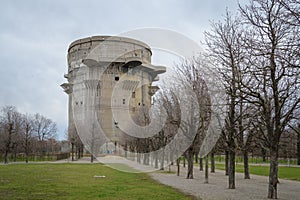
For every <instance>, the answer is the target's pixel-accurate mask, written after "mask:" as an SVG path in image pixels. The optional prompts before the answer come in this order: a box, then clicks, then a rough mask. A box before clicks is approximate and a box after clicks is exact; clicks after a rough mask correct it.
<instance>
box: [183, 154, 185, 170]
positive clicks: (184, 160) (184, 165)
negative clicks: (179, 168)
mask: <svg viewBox="0 0 300 200" xmlns="http://www.w3.org/2000/svg"><path fill="white" fill-rule="evenodd" d="M183 167H184V168H185V156H183Z"/></svg>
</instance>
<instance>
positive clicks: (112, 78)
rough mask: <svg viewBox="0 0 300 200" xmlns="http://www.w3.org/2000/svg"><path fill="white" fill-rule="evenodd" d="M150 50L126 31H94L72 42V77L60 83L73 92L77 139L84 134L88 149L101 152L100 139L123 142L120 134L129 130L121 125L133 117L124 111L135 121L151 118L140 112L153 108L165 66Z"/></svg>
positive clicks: (72, 126)
mask: <svg viewBox="0 0 300 200" xmlns="http://www.w3.org/2000/svg"><path fill="white" fill-rule="evenodd" d="M151 56H152V52H151V49H150V47H149V46H148V45H147V44H145V43H143V42H141V41H138V40H134V39H130V38H125V37H116V36H93V37H88V38H83V39H79V40H76V41H74V42H73V43H71V44H70V46H69V49H68V73H67V74H65V75H64V77H65V78H66V79H67V80H68V82H67V83H63V84H62V85H61V87H62V88H63V89H64V91H65V92H66V93H67V94H68V96H69V108H68V109H69V110H68V114H69V116H68V137H69V140H70V141H71V143H72V144H73V141H74V138H80V140H81V141H82V143H83V144H84V146H85V148H86V149H87V150H88V151H90V152H99V149H98V148H99V147H98V145H100V146H101V145H103V143H107V142H111V143H113V144H115V145H116V144H117V143H122V141H121V140H122V139H121V138H122V137H121V135H126V134H127V133H125V132H124V131H122V130H120V129H119V128H118V126H119V125H120V123H126V121H127V120H128V119H127V117H126V116H127V115H126V114H124V113H125V112H126V113H129V115H130V116H131V118H132V120H133V121H134V122H135V123H136V124H139V125H141V126H143V125H146V124H147V123H148V122H147V119H141V116H140V113H141V112H145V111H147V110H149V109H150V107H151V104H152V96H153V95H154V94H155V92H156V91H157V90H158V89H159V88H158V87H157V86H153V85H152V83H153V82H154V81H157V80H158V74H161V73H164V72H165V71H166V68H165V67H162V66H154V65H152V64H151ZM113 110H116V111H117V113H118V114H114V113H116V112H113ZM93 113H94V114H93ZM116 116H117V117H116ZM122 117H123V118H122ZM116 118H117V119H116ZM94 122H96V123H94ZM99 132H102V133H100V134H99ZM101 134H104V135H101ZM77 145H78V143H77ZM95 146H97V147H96V148H97V150H95V149H94V148H95Z"/></svg>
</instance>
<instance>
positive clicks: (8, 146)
mask: <svg viewBox="0 0 300 200" xmlns="http://www.w3.org/2000/svg"><path fill="white" fill-rule="evenodd" d="M0 112H1V114H0V155H1V158H4V163H8V162H9V158H10V157H12V158H13V160H14V161H17V157H18V156H19V155H20V154H22V155H23V157H24V158H25V162H26V163H28V161H29V157H30V155H35V156H39V158H40V159H43V158H44V156H45V155H48V154H49V153H52V154H53V153H55V152H60V150H61V143H60V142H59V141H57V140H56V139H55V138H56V133H57V126H56V123H55V122H53V121H52V120H51V119H49V118H47V117H45V116H43V115H41V114H39V113H36V114H34V115H31V114H23V113H20V112H18V111H17V109H16V107H14V106H11V105H9V106H4V107H2V108H1V111H0Z"/></svg>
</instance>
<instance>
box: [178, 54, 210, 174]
mask: <svg viewBox="0 0 300 200" xmlns="http://www.w3.org/2000/svg"><path fill="white" fill-rule="evenodd" d="M200 59H201V58H199V59H198V60H197V59H191V60H189V61H188V60H186V61H184V62H183V63H182V64H181V65H178V66H177V67H176V72H177V80H179V82H180V84H181V87H182V88H183V89H182V90H183V91H185V94H182V96H183V97H185V99H186V100H187V101H186V107H188V108H189V116H190V117H189V119H187V121H184V120H183V119H181V125H182V127H183V128H184V130H183V131H184V132H185V133H186V134H187V136H188V137H189V136H190V137H194V138H190V141H193V142H192V144H191V145H190V146H189V148H188V149H187V150H186V152H185V154H184V155H185V157H186V159H187V161H188V173H187V178H188V179H193V168H194V167H193V162H194V157H195V156H198V155H197V154H198V153H199V150H200V147H201V143H202V141H203V138H204V137H205V133H206V131H207V129H208V126H209V122H210V116H211V102H210V96H209V94H208V88H207V85H206V83H205V81H204V79H203V73H202V72H201V68H202V67H203V66H202V65H204V64H203V62H201V61H200ZM193 94H194V95H193ZM184 95H185V96H184ZM195 102H196V104H195ZM197 106H198V107H197Z"/></svg>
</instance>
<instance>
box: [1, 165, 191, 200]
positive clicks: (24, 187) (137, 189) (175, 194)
mask: <svg viewBox="0 0 300 200" xmlns="http://www.w3.org/2000/svg"><path fill="white" fill-rule="evenodd" d="M95 175H98V176H100V175H104V176H106V177H105V178H94V176H95ZM0 199H164V200H165V199H192V197H190V196H187V195H185V194H182V193H180V192H179V191H177V190H175V189H173V188H171V187H168V186H164V185H162V184H159V183H157V182H156V181H154V180H152V179H151V178H150V177H149V175H147V174H140V173H135V174H134V173H125V172H120V171H117V170H113V169H111V168H109V167H106V166H104V165H102V164H73V163H72V164H71V163H65V164H13V165H0Z"/></svg>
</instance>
